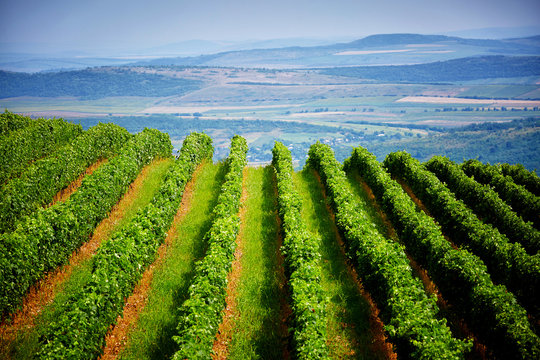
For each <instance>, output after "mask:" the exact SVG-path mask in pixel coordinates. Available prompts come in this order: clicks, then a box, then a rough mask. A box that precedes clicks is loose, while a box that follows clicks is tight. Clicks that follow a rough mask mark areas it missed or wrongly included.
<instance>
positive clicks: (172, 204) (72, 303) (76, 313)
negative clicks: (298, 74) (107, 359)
mask: <svg viewBox="0 0 540 360" xmlns="http://www.w3.org/2000/svg"><path fill="white" fill-rule="evenodd" d="M212 153H213V147H212V140H211V139H210V137H208V136H207V135H204V134H197V133H192V134H191V135H189V136H188V137H187V138H186V139H185V140H184V144H183V146H182V149H181V150H180V155H179V157H178V159H177V160H176V161H175V163H174V165H173V166H172V167H171V168H170V169H169V171H168V172H167V174H166V176H165V179H164V180H163V183H162V184H161V186H160V188H159V190H158V192H157V194H156V195H154V198H153V199H152V201H151V203H150V204H148V205H147V206H145V207H144V208H143V209H141V210H139V211H138V212H137V214H136V215H135V217H134V218H133V219H132V220H131V221H130V222H129V223H128V224H127V225H126V226H124V227H123V228H122V229H121V230H119V231H118V232H116V233H114V234H113V236H112V237H111V238H110V239H109V240H107V241H106V242H104V243H103V244H102V245H101V247H100V248H99V249H98V251H97V253H96V255H95V256H94V257H93V259H92V274H91V279H90V281H89V282H88V283H87V284H85V285H84V286H83V287H81V288H80V289H79V290H78V291H77V292H76V293H74V294H73V295H71V296H70V297H69V298H68V300H67V301H66V302H65V303H63V304H61V305H60V308H59V309H58V310H55V311H56V312H57V313H58V314H60V315H59V317H58V318H56V319H54V320H53V322H51V323H50V324H49V325H48V326H47V328H46V329H45V331H44V332H43V333H42V334H41V336H40V339H41V344H40V345H41V346H40V351H39V353H38V357H39V358H41V359H94V358H96V357H98V356H99V355H100V354H101V352H102V348H103V346H104V344H105V335H106V333H107V330H108V329H109V327H110V325H111V324H113V323H114V322H115V320H116V318H117V316H118V315H120V314H121V313H122V310H123V308H124V302H125V298H126V297H128V296H129V295H130V294H131V293H132V291H133V288H134V287H135V285H136V284H137V282H138V281H139V279H140V278H141V276H142V273H143V271H144V269H145V268H146V267H147V266H148V265H149V264H150V263H151V262H152V261H154V259H155V255H156V252H157V249H158V247H159V245H160V244H161V243H162V242H163V240H164V239H165V237H166V235H167V234H166V232H167V231H168V230H169V228H170V226H171V224H172V221H173V219H174V216H175V214H176V213H177V210H178V207H179V205H180V202H181V200H182V195H183V193H184V188H185V186H186V183H187V182H188V181H189V180H190V179H191V177H192V174H193V172H194V171H195V169H196V168H197V166H198V165H199V164H200V163H201V162H202V161H203V160H204V159H211V158H212Z"/></svg>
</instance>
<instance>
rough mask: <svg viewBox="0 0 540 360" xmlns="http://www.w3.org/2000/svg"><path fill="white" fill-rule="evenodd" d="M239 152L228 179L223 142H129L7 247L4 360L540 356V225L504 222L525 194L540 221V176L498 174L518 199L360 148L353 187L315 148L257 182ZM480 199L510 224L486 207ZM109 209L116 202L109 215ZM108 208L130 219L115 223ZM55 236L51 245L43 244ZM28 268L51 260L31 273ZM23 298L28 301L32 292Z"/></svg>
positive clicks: (278, 162) (265, 170)
mask: <svg viewBox="0 0 540 360" xmlns="http://www.w3.org/2000/svg"><path fill="white" fill-rule="evenodd" d="M6 116H7V115H6V114H4V115H3V118H5V117H6ZM14 119H15V120H16V119H19V118H14ZM15 120H13V119H12V120H10V121H13V123H15ZM19 120H24V119H22V118H20V119H19ZM25 121H26V120H25ZM40 121H42V122H43V121H46V120H40ZM6 124H8V125H9V124H11V123H8V122H6ZM10 126H11V125H10ZM8 131H9V130H8ZM11 131H12V132H13V136H16V134H18V133H17V131H20V130H11ZM87 132H88V131H85V132H84V133H83V134H74V135H71V136H72V137H73V138H75V140H77V139H79V138H81V139H82V138H83V137H84V136H86V135H85V134H87ZM24 133H25V132H21V134H24ZM306 141H309V140H307V139H306ZM73 143H74V144H84V143H83V142H80V141H79V142H73ZM229 144H230V146H229V147H225V148H224V151H226V156H225V159H224V160H222V161H219V162H214V161H213V160H212V152H213V151H214V149H213V145H212V139H211V138H210V137H209V136H208V135H205V134H199V133H192V134H190V135H189V136H187V137H186V138H185V140H184V141H183V142H182V143H181V144H179V146H178V148H181V149H180V150H179V151H178V156H177V157H171V155H170V149H171V145H172V143H171V140H170V138H168V136H167V135H166V134H162V133H159V132H157V131H155V130H144V131H142V132H140V133H138V134H136V135H129V139H128V141H126V145H125V146H124V147H122V148H121V149H119V150H117V151H118V154H117V155H116V156H112V157H111V158H110V159H109V160H108V161H106V162H104V163H103V164H100V165H99V167H98V168H97V169H96V170H94V171H93V172H92V173H90V172H89V173H88V174H87V175H84V180H83V181H82V184H81V185H80V186H79V187H77V188H75V189H74V192H73V194H71V195H70V196H69V198H68V199H67V200H61V201H59V202H57V203H55V204H54V205H53V206H51V207H49V208H47V209H37V210H34V211H33V212H30V213H29V214H28V215H25V216H20V217H19V218H17V219H16V220H15V226H14V228H10V227H6V229H8V230H7V231H5V232H4V233H3V234H2V235H1V237H0V241H1V242H0V246H1V247H2V258H0V271H1V272H2V279H3V280H2V282H1V283H0V286H1V289H0V290H1V293H0V295H1V297H0V299H1V300H2V302H1V303H0V304H1V305H2V324H1V331H0V336H1V341H0V356H1V357H2V358H5V359H27V358H28V359H30V358H44V359H56V358H58V359H60V358H70V357H72V358H89V359H90V358H98V357H101V358H107V359H112V358H120V359H158V358H159V359H162V358H184V357H188V358H192V359H196V358H201V359H203V358H204V359H206V358H209V357H210V356H211V357H212V358H219V359H225V358H230V359H240V358H245V357H246V356H248V357H249V358H301V359H304V358H305V359H309V358H328V359H344V358H351V359H352V358H362V359H381V358H393V359H395V358H407V357H410V358H430V359H438V358H440V357H441V356H445V357H446V358H451V359H465V358H467V359H469V358H472V359H477V358H480V359H481V358H493V357H496V358H516V359H531V358H536V357H538V356H539V355H540V339H539V338H538V335H537V334H538V333H537V331H538V322H537V320H538V316H539V315H538V314H539V312H538V306H537V304H538V301H537V300H538V299H537V296H538V290H537V284H538V283H539V282H540V273H539V270H538V269H540V266H539V265H540V264H539V263H538V255H537V254H538V251H540V235H539V234H540V232H539V230H538V228H537V222H526V221H523V220H521V215H520V214H522V213H524V214H528V215H527V216H529V217H530V216H532V219H533V220H535V219H536V218H535V217H534V216H535V214H534V213H531V212H530V211H529V212H527V211H524V210H523V209H521V210H520V212H519V213H516V212H515V211H514V210H513V209H512V208H511V207H510V206H506V205H503V204H504V203H505V201H510V200H509V199H508V198H507V194H506V193H503V191H506V190H504V189H507V188H512V189H519V194H520V198H519V199H522V200H519V199H518V200H519V201H522V204H525V203H527V204H531V205H523V206H531V207H532V208H534V206H537V205H534V204H537V203H538V194H537V193H533V192H531V190H530V189H532V191H536V190H534V189H537V188H538V186H540V185H539V184H540V180H539V178H538V176H537V175H536V174H535V173H534V172H530V171H528V170H526V169H525V168H523V167H513V168H510V167H497V166H494V167H489V169H491V170H489V171H490V172H491V174H493V176H494V177H495V178H497V179H504V184H505V186H506V187H504V188H500V189H502V190H499V188H498V187H495V188H494V189H492V188H490V187H487V186H485V185H482V184H479V183H477V182H476V181H475V180H473V178H470V177H468V176H467V175H465V173H463V172H459V171H461V169H462V168H463V169H465V170H466V171H469V168H468V167H466V165H463V166H462V165H461V164H459V163H454V162H451V161H450V160H448V159H446V158H441V159H443V160H437V159H438V158H435V159H434V160H432V161H430V162H428V163H421V162H419V161H418V160H416V159H414V158H413V157H411V156H410V155H408V154H406V153H402V152H400V153H392V154H390V155H389V156H387V157H386V160H385V162H384V163H383V164H380V163H379V162H377V161H376V160H375V157H374V156H373V155H372V154H371V153H370V152H369V151H368V150H366V149H365V148H363V147H361V146H358V143H353V144H352V145H354V146H355V149H354V151H353V152H352V154H349V155H348V159H347V160H346V161H345V167H344V168H345V170H346V172H345V171H344V170H343V165H342V164H341V163H339V162H338V161H337V160H336V158H335V155H334V152H333V151H332V150H331V148H330V147H329V146H328V145H326V144H322V143H320V142H316V143H314V142H313V141H311V144H310V146H309V152H308V153H306V154H305V155H306V156H307V162H306V165H305V166H304V168H303V170H301V171H293V170H292V169H293V161H292V155H291V152H292V151H291V150H290V149H289V148H287V147H286V146H284V145H283V144H281V143H279V142H277V143H276V144H275V145H274V148H273V150H272V163H271V164H267V165H265V166H263V167H253V166H249V165H246V163H247V150H248V149H247V141H246V139H244V138H242V137H240V136H234V137H233V138H232V140H230V142H229ZM293 150H294V149H293ZM135 158H137V159H140V160H138V161H140V162H138V163H134V162H133V161H134V160H133V159H135ZM437 161H439V162H437ZM443 163H444V164H445V165H444V166H446V167H448V168H449V169H454V170H452V171H454V173H452V174H454V175H453V176H457V177H460V179H461V181H462V182H461V183H460V184H461V185H459V186H458V187H457V188H456V185H455V184H454V183H453V182H450V181H448V180H445V182H442V181H439V180H438V179H437V177H441V176H442V175H441V174H440V172H441V170H440V169H443V168H444V167H443V165H441V164H443ZM468 164H469V165H467V166H469V167H470V166H471V165H470V164H471V163H468ZM478 164H480V163H478ZM90 166H92V165H90ZM477 166H482V165H481V164H480V165H477ZM486 169H488V168H487V167H486ZM511 169H513V170H511ZM486 171H487V170H486ZM390 174H391V175H392V177H393V178H396V179H399V181H400V182H399V183H398V182H396V181H395V180H393V179H392V177H391V175H390ZM455 174H457V175H455ZM506 174H508V175H506ZM11 176H13V175H6V177H8V178H9V177H11ZM104 179H109V180H104ZM441 179H442V178H441ZM465 180H466V181H465ZM499 181H502V180H499ZM115 182H118V184H120V183H123V184H124V185H122V186H120V185H114V186H113V183H115ZM447 183H448V185H447ZM469 183H470V184H469ZM465 184H469V185H465ZM465 186H470V188H471V189H473V188H474V189H475V190H465V192H466V193H468V194H470V193H474V192H479V193H483V194H486V195H483V196H486V199H488V198H487V197H489V199H490V200H489V202H490V203H491V202H493V204H498V205H493V206H489V207H487V208H486V207H484V208H482V207H481V206H480V207H478V206H473V205H471V204H469V201H468V199H467V198H463V196H464V195H463V194H462V191H460V190H462V189H466V188H465ZM116 187H118V189H117V190H115V191H116V192H120V194H119V195H113V191H112V188H115V189H116ZM107 188H110V189H108V190H106V189H107ZM467 189H468V188H467ZM433 190H435V193H433ZM488 190H489V191H488ZM25 191H26V190H25ZM96 191H99V192H101V191H105V193H107V194H109V193H110V194H111V195H105V193H104V194H103V195H101V196H102V198H97V199H94V197H93V196H92V193H93V192H96ZM3 194H4V193H3V192H0V195H2V196H3ZM115 194H116V193H115ZM123 194H124V195H123ZM108 197H110V198H111V199H112V200H107V201H108V203H111V208H108V209H105V210H103V211H102V210H100V212H99V214H98V211H97V209H98V206H100V205H99V204H101V202H102V201H104V200H106V199H108ZM0 201H5V199H4V198H0ZM485 201H486V203H487V202H488V200H485ZM512 201H517V200H512ZM114 203H117V205H114ZM113 205H114V206H113ZM424 205H425V207H424ZM418 206H420V207H421V208H422V209H424V210H420V208H418ZM426 208H428V209H429V210H426ZM494 209H497V210H496V211H498V213H497V214H496V215H493V216H492V215H490V213H488V212H490V211H495V210H494ZM94 212H95V214H94ZM102 213H103V215H100V214H102ZM531 214H532V215H531ZM536 216H537V214H536ZM499 218H500V219H507V218H508V219H514V218H515V219H519V220H520V221H521V223H520V224H522V225H519V226H520V227H519V226H517V225H515V224H517V223H514V225H512V226H510V227H509V226H507V223H506V222H504V221H503V220H500V221H499V220H493V219H499ZM89 219H92V222H96V224H95V226H94V225H92V226H91V227H90V225H89V224H86V223H87V222H90V220H89ZM94 219H97V220H94ZM488 220H489V221H488ZM512 221H513V220H512ZM66 223H68V224H70V225H65V224H66ZM439 224H441V225H440V226H439ZM448 224H450V225H448ZM38 226H39V227H40V229H43V231H41V232H40V233H39V236H35V237H33V238H32V239H35V240H33V241H30V238H29V235H28V234H32V233H36V234H37V231H36V230H34V229H35V228H37V227H38ZM460 229H468V230H460ZM70 231H71V232H73V233H70ZM460 231H461V232H463V231H465V232H467V233H468V234H469V236H470V239H468V238H465V237H462V236H461V235H460V234H462V233H460ZM79 232H80V233H81V234H82V236H81V239H80V240H79V238H78V237H77V236H79V235H78V233H79ZM87 233H88V234H89V235H88V236H87V235H85V234H87ZM46 234H51V236H47V237H46ZM474 234H476V235H474ZM485 234H488V235H485ZM523 234H525V235H523ZM76 235H77V236H76ZM475 236H476V237H475ZM88 237H90V240H88ZM458 237H459V238H458ZM458 240H459V241H458ZM36 242H37V243H36ZM60 242H62V243H65V244H66V246H69V249H70V250H69V252H65V251H64V250H63V249H62V248H61V246H59V245H60V244H61V243H60ZM467 242H469V243H467ZM89 244H91V245H89ZM482 244H484V245H482ZM497 248H505V249H511V250H507V251H504V253H500V252H498V251H497ZM24 251H26V252H27V253H28V254H30V255H31V256H35V255H33V254H34V253H35V254H40V255H41V256H42V257H43V258H40V257H37V256H36V259H38V260H36V261H35V262H34V263H33V264H32V265H33V266H27V262H28V260H26V259H25V257H24V256H21V254H22V253H23V252H24ZM54 254H57V255H56V256H57V258H52V257H53V255H54ZM49 258H51V259H50V260H49ZM508 262H510V263H512V266H511V267H506V266H504V265H503V264H506V263H508ZM41 263H43V265H42V264H41ZM456 264H459V266H456ZM514 269H517V270H514ZM6 279H7V280H6ZM10 279H13V281H12V280H10ZM19 279H21V280H22V279H24V281H25V283H24V284H23V283H21V284H20V285H18V286H20V288H13V285H10V284H13V283H16V282H17V280H19ZM471 279H476V280H474V281H472V280H471ZM493 329H497V330H496V331H495V330H493ZM246 354H248V355H246Z"/></svg>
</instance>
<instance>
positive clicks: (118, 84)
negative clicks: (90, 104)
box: [0, 67, 201, 99]
mask: <svg viewBox="0 0 540 360" xmlns="http://www.w3.org/2000/svg"><path fill="white" fill-rule="evenodd" d="M200 87H201V83H200V82H199V81H196V80H189V79H181V78H173V77H166V76H162V75H156V74H148V73H140V72H135V71H132V70H131V69H130V68H108V67H103V68H91V69H86V70H77V71H63V72H56V73H36V74H27V73H15V72H7V71H0V98H8V97H16V96H39V97H59V96H74V97H80V98H83V99H99V98H104V97H108V96H152V97H154V96H155V97H163V96H172V95H181V94H185V93H187V92H189V91H193V90H197V89H199V88H200Z"/></svg>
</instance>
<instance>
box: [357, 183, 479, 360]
mask: <svg viewBox="0 0 540 360" xmlns="http://www.w3.org/2000/svg"><path fill="white" fill-rule="evenodd" d="M355 179H356V180H357V181H358V182H359V183H360V185H361V186H362V187H363V188H364V190H365V191H366V192H367V194H368V197H369V199H370V201H371V205H372V206H373V207H374V208H375V209H376V210H377V213H378V214H379V215H380V216H381V218H382V220H383V222H384V224H385V225H386V226H387V229H388V234H389V236H390V237H391V238H393V239H396V240H398V239H399V238H398V236H397V233H396V230H395V229H394V227H393V225H392V223H391V222H390V220H388V217H387V216H386V213H385V212H384V211H383V210H382V209H381V207H380V206H379V204H378V203H377V200H376V198H375V195H374V194H373V191H371V188H370V187H369V185H368V184H367V183H366V182H365V181H364V180H362V178H361V177H360V175H358V174H355ZM395 180H396V181H397V182H398V183H399V184H400V185H401V186H402V187H403V190H405V192H406V193H407V195H409V196H410V197H411V199H412V200H413V202H414V203H415V204H416V206H418V208H420V209H421V210H422V211H424V212H425V213H426V214H427V215H429V216H430V217H431V214H430V213H429V211H428V210H427V208H426V207H425V205H424V204H423V203H422V201H421V200H420V199H418V198H417V197H416V195H415V194H414V193H413V191H412V189H411V188H410V187H409V186H408V185H407V184H406V183H405V182H403V181H402V180H399V179H395ZM445 238H446V240H447V241H448V242H450V244H451V245H452V247H454V248H455V249H458V247H457V246H456V245H454V243H453V242H452V241H451V239H449V238H448V237H447V236H446V235H445ZM406 255H407V258H408V259H409V263H410V264H411V268H412V269H413V271H414V273H415V274H416V275H417V276H418V278H419V279H420V280H421V281H422V283H423V284H424V287H425V289H426V292H427V293H428V294H430V295H435V296H437V306H439V309H440V310H441V312H442V313H443V314H444V315H445V317H446V318H447V319H448V320H449V321H448V323H449V325H450V326H451V328H452V330H453V331H456V332H457V333H458V334H457V335H458V336H460V337H462V338H472V339H473V341H474V345H473V349H472V354H471V358H475V359H487V358H489V356H488V355H489V354H488V349H487V347H486V346H485V345H483V344H482V343H480V342H479V341H478V339H477V338H476V336H475V335H474V334H473V333H472V332H471V331H470V330H469V328H468V326H467V324H466V323H465V321H464V320H463V319H462V318H460V317H459V316H458V315H457V314H456V313H455V311H454V310H453V309H452V305H451V304H449V303H448V302H447V301H446V300H445V299H444V298H443V296H442V295H441V293H440V291H439V288H438V287H437V285H436V284H435V283H434V282H433V281H432V280H431V278H430V277H429V274H428V272H427V271H426V270H424V269H423V268H422V267H421V266H420V265H418V263H417V262H416V261H415V260H414V259H413V258H412V257H411V256H410V255H409V254H408V253H406Z"/></svg>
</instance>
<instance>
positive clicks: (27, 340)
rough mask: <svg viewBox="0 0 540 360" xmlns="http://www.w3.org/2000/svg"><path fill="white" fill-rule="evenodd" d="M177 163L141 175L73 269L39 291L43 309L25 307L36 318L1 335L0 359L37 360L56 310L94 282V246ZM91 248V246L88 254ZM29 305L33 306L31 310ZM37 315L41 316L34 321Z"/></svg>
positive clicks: (154, 189)
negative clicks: (14, 332) (33, 359)
mask: <svg viewBox="0 0 540 360" xmlns="http://www.w3.org/2000/svg"><path fill="white" fill-rule="evenodd" d="M173 164H174V161H173V160H172V159H166V160H155V161H153V162H152V163H151V164H150V165H148V166H146V167H145V168H144V169H143V170H142V171H141V174H140V175H139V176H138V177H137V179H136V180H135V181H134V182H133V184H134V185H135V186H134V187H132V188H130V189H129V190H128V192H127V193H126V195H125V196H124V197H123V198H122V200H121V201H120V202H119V203H118V205H117V206H115V207H114V209H113V210H112V212H111V214H110V215H109V217H107V218H106V219H104V221H102V222H101V223H100V224H99V225H98V227H97V228H96V230H95V231H94V233H93V235H92V238H91V239H90V240H89V241H88V242H87V243H86V244H85V245H84V246H83V247H82V248H81V249H80V251H79V252H77V253H76V255H75V256H72V257H71V258H70V262H69V266H67V267H64V268H62V269H61V270H60V271H59V272H58V273H57V274H55V275H54V278H52V279H50V282H49V279H48V280H47V284H44V285H43V286H42V287H40V288H39V293H40V294H41V296H42V297H40V298H39V299H36V300H37V301H39V304H37V306H39V308H36V307H35V306H33V305H31V304H25V306H24V307H23V309H24V311H25V312H28V314H27V315H26V316H31V317H32V318H29V319H18V318H17V316H18V315H19V314H17V316H16V317H15V319H14V324H13V326H14V327H15V328H16V329H19V330H20V332H19V333H18V334H11V335H10V334H7V336H5V337H4V336H3V335H0V338H1V341H0V358H2V359H6V360H9V359H11V358H12V359H21V360H22V359H32V358H33V357H34V355H35V354H36V353H37V352H38V351H39V348H40V343H39V337H40V336H41V335H43V333H44V331H45V329H46V328H47V324H49V323H50V322H51V321H53V320H54V319H56V318H58V317H59V316H60V314H59V313H57V312H55V311H54V309H55V308H60V304H63V303H64V302H66V301H67V299H68V298H69V296H70V295H71V294H72V293H74V292H77V291H79V289H80V288H81V287H82V286H84V284H86V283H87V282H88V281H90V278H91V269H92V263H91V261H90V258H91V256H92V255H93V252H94V251H92V249H93V248H94V247H95V245H93V244H94V243H96V245H97V246H99V243H101V241H102V240H105V239H107V238H108V237H109V236H110V234H111V233H112V232H113V231H115V230H116V229H118V228H120V227H122V226H123V225H124V224H126V223H127V222H129V221H130V220H131V218H132V217H133V216H134V215H135V213H136V212H137V211H138V210H139V209H141V208H142V207H144V206H145V205H147V204H148V203H149V202H150V201H151V200H152V198H153V196H154V194H155V193H156V192H157V191H158V190H159V186H160V185H161V183H162V180H163V178H164V176H165V174H166V172H167V170H168V169H169V168H170V167H171V165H173ZM87 246H89V249H88V251H87V249H86V247H87ZM43 292H45V294H43ZM26 305H29V308H28V309H27V308H26ZM35 312H38V313H39V314H38V315H37V317H35V318H34V317H33V314H34V313H35ZM23 316H25V315H23ZM34 324H35V326H34ZM10 330H11V329H10ZM5 341H8V343H6V342H5Z"/></svg>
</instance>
